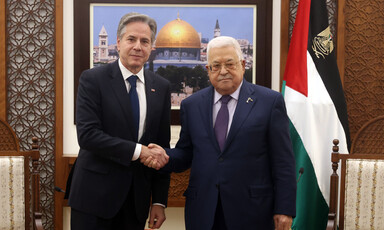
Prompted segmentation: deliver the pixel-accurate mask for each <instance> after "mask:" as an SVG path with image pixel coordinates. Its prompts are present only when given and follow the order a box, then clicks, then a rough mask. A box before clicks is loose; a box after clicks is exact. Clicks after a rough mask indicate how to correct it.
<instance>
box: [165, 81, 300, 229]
mask: <svg viewBox="0 0 384 230" xmlns="http://www.w3.org/2000/svg"><path fill="white" fill-rule="evenodd" d="M213 94H214V88H213V87H208V88H205V89H203V90H200V91H198V92H197V93H195V94H193V95H192V96H190V97H188V98H187V99H185V100H183V101H182V103H181V107H180V114H181V115H180V116H181V133H180V139H179V141H178V142H177V145H176V147H175V148H174V149H172V150H167V153H168V154H169V155H170V162H169V164H168V165H167V166H166V168H165V170H168V171H174V172H181V171H184V170H186V169H188V168H191V173H190V179H189V185H188V188H187V190H186V191H185V196H186V207H185V208H186V209H185V221H186V228H187V230H211V229H212V225H213V221H214V215H215V210H216V205H217V200H218V195H219V191H220V197H221V202H222V206H223V212H224V217H225V222H226V224H227V227H228V229H229V230H241V229H263V230H268V229H274V227H273V215H274V214H285V215H289V216H295V212H296V210H295V207H296V204H295V203H296V179H295V160H294V154H293V151H292V144H291V140H290V137H289V119H288V117H287V114H286V109H285V103H284V99H283V97H282V95H281V94H280V93H278V92H275V91H272V90H270V89H267V88H264V87H261V86H257V85H254V84H250V83H248V82H247V81H245V80H244V81H243V85H242V88H241V90H240V95H239V100H238V103H237V107H236V110H235V114H234V117H233V121H232V125H231V127H230V130H229V133H228V137H227V141H226V146H225V149H224V150H223V151H222V152H221V151H220V148H219V145H218V143H217V141H216V137H215V134H214V129H213V121H212V106H213Z"/></svg>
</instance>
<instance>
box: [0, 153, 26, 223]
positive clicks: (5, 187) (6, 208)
mask: <svg viewBox="0 0 384 230" xmlns="http://www.w3.org/2000/svg"><path fill="white" fill-rule="evenodd" d="M24 198H25V197H24V157H23V156H12V157H5V156H0V230H9V229H15V230H18V229H25V203H24V202H25V201H24Z"/></svg>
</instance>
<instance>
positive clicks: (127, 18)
mask: <svg viewBox="0 0 384 230" xmlns="http://www.w3.org/2000/svg"><path fill="white" fill-rule="evenodd" d="M131 22H144V23H147V24H148V26H149V28H150V29H151V32H152V33H151V43H152V45H153V43H154V42H155V38H156V32H157V24H156V21H155V20H154V19H153V18H151V17H149V16H148V15H145V14H140V13H136V12H131V13H128V14H126V15H124V16H123V17H121V19H120V22H119V26H118V27H117V37H118V38H119V39H121V38H122V37H123V35H124V34H125V28H126V27H125V26H126V25H127V24H129V23H131Z"/></svg>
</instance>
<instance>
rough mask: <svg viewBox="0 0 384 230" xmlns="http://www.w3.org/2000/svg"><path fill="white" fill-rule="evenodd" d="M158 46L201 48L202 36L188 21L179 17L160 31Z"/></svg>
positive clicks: (157, 40)
mask: <svg viewBox="0 0 384 230" xmlns="http://www.w3.org/2000/svg"><path fill="white" fill-rule="evenodd" d="M156 48H199V49H200V36H199V34H198V33H197V32H196V30H195V29H194V28H193V27H192V26H191V25H190V24H189V23H188V22H186V21H183V20H181V19H180V18H177V19H175V20H173V21H170V22H169V23H167V24H166V25H165V26H164V27H163V28H161V30H160V31H159V33H158V35H157V39H156Z"/></svg>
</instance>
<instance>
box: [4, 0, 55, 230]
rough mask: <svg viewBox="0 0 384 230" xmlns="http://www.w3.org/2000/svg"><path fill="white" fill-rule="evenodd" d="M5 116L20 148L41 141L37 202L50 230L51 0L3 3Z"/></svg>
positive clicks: (52, 127) (52, 125) (52, 118)
mask: <svg viewBox="0 0 384 230" xmlns="http://www.w3.org/2000/svg"><path fill="white" fill-rule="evenodd" d="M6 11H7V19H6V27H7V28H6V30H7V37H6V39H7V83H8V84H7V93H8V94H7V97H8V98H7V106H8V108H7V119H8V122H9V124H10V125H11V127H12V128H13V129H14V130H15V132H16V135H17V137H18V138H19V139H20V146H21V150H27V149H29V147H30V143H28V141H30V140H31V138H32V137H33V136H36V137H38V138H39V140H40V148H41V150H40V154H41V155H40V159H41V164H40V172H41V182H40V184H41V194H40V197H41V205H42V211H43V217H44V219H43V221H44V226H45V229H53V228H54V223H53V215H54V194H53V193H54V192H53V188H54V163H55V161H54V158H55V149H54V146H55V133H54V130H55V109H54V108H55V85H54V82H55V41H54V36H55V15H54V14H55V13H54V12H55V1H54V0H45V1H38V0H8V1H6Z"/></svg>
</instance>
